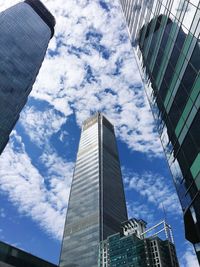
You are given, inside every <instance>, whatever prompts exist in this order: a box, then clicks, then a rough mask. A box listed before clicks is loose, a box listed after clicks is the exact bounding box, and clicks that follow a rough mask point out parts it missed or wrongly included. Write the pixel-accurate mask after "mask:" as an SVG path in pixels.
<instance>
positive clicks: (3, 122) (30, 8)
mask: <svg viewBox="0 0 200 267" xmlns="http://www.w3.org/2000/svg"><path fill="white" fill-rule="evenodd" d="M0 25H1V27H0V62H1V64H0V154H1V153H2V151H3V149H4V147H5V146H6V144H7V142H8V140H9V134H10V132H11V131H12V129H13V127H14V125H15V124H16V122H17V120H18V118H19V113H20V111H21V110H22V108H23V107H24V105H25V103H26V101H27V97H28V95H29V94H30V92H31V89H32V86H33V83H34V82H35V79H36V76H37V74H38V72H39V69H40V67H41V64H42V61H43V59H44V56H45V53H46V50H47V46H48V43H49V40H50V38H51V37H52V36H53V34H54V26H55V19H54V17H53V16H52V15H51V13H50V12H49V11H48V10H47V9H46V7H45V6H44V5H43V4H42V3H41V2H40V1H39V0H26V1H25V2H22V3H19V4H17V5H15V6H13V7H11V8H9V9H7V10H5V11H4V12H1V13H0Z"/></svg>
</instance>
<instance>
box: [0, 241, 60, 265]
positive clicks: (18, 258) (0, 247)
mask: <svg viewBox="0 0 200 267" xmlns="http://www.w3.org/2000/svg"><path fill="white" fill-rule="evenodd" d="M0 267H57V266H56V265H54V264H52V263H50V262H47V261H45V260H42V259H40V258H38V257H35V256H33V255H31V254H29V253H27V252H25V251H23V250H21V249H18V248H16V247H13V246H10V245H8V244H6V243H3V242H0Z"/></svg>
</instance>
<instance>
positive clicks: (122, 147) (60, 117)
mask: <svg viewBox="0 0 200 267" xmlns="http://www.w3.org/2000/svg"><path fill="white" fill-rule="evenodd" d="M4 2H5V1H4ZM17 2H19V1H16V0H7V1H6V3H0V10H3V9H5V8H8V7H9V6H11V5H13V4H16V3H17ZM43 2H44V3H45V4H46V6H47V7H48V8H49V9H50V11H51V12H52V13H53V14H54V15H55V17H56V20H57V24H56V31H55V36H54V38H53V39H52V40H51V42H50V44H49V48H48V51H47V55H46V58H45V60H44V62H43V65H42V68H41V70H40V73H39V75H38V78H37V81H36V83H35V85H34V87H33V90H32V93H31V95H30V97H29V101H28V103H27V104H26V106H25V108H24V110H23V112H22V113H21V117H20V120H19V121H18V123H17V125H16V127H15V129H14V130H13V132H12V134H11V138H10V142H9V144H8V145H7V147H6V149H5V151H4V153H3V154H2V155H1V157H0V203H1V206H0V240H2V241H5V242H7V243H10V244H13V245H15V246H17V247H19V248H22V249H24V250H26V251H29V252H31V253H32V254H34V255H37V256H39V257H42V258H44V259H46V260H49V261H52V262H54V263H57V262H58V258H59V253H60V245H61V238H62V234H63V227H64V220H65V215H66V209H67V203H68V196H69V192H70V185H71V179H72V173H73V168H74V163H75V159H76V152H77V148H78V142H79V137H80V126H81V123H82V122H83V121H84V120H85V119H86V118H88V117H89V116H90V115H91V114H93V113H94V112H96V111H102V112H103V113H104V114H105V115H106V116H107V118H108V119H109V120H110V121H111V122H112V123H113V124H114V125H115V126H116V127H115V131H116V135H117V140H118V148H119V154H120V160H121V165H122V172H123V178H124V185H125V191H126V199H127V206H128V212H129V216H130V217H133V216H134V217H138V218H142V219H144V220H145V221H147V222H148V223H149V226H151V225H152V224H154V223H157V222H159V221H160V220H162V219H163V217H164V213H163V206H164V208H165V211H166V216H167V219H168V223H169V224H171V226H172V228H173V232H174V236H175V243H176V248H177V252H178V257H179V260H180V263H181V267H194V266H198V264H197V262H196V260H195V257H194V253H193V249H192V246H190V245H189V244H188V243H187V242H186V241H185V239H184V231H183V222H182V217H181V209H180V204H179V202H178V199H177V195H176V192H175V189H174V186H173V181H172V178H171V175H170V172H169V169H168V166H167V164H166V161H165V158H164V155H163V152H162V147H161V144H160V141H159V138H158V135H157V132H156V130H155V125H154V122H153V118H152V115H151V112H150V109H149V105H148V102H147V99H146V97H145V93H144V90H143V87H142V82H141V78H140V75H139V72H138V68H137V64H136V62H135V59H134V54H133V51H132V49H131V45H130V42H129V39H128V34H127V29H126V25H125V23H124V19H123V16H122V14H121V9H120V6H119V3H118V1H108V0H107V1H105V0H68V1H65V0H56V1H54V0H46V1H43Z"/></svg>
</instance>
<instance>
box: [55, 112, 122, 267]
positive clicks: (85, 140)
mask: <svg viewBox="0 0 200 267" xmlns="http://www.w3.org/2000/svg"><path fill="white" fill-rule="evenodd" d="M126 220H127V210H126V203H125V196H124V189H123V182H122V176H121V169H120V163H119V158H118V151H117V144H116V139H115V134H114V128H113V125H112V124H111V123H110V122H109V121H108V120H107V119H106V118H105V117H104V116H103V115H101V114H99V113H98V114H96V115H95V116H93V117H91V118H89V119H88V120H86V121H85V122H84V123H83V127H82V133H81V139H80V144H79V149H78V155H77V161H76V167H75V171H74V177H73V181H72V187H71V193H70V199H69V206H68V211H67V219H66V225H65V230H64V238H63V245H62V252H61V260H60V267H97V266H98V251H99V244H100V241H102V240H105V239H106V238H107V237H108V236H109V235H111V234H114V233H117V232H119V231H120V226H121V222H123V221H126Z"/></svg>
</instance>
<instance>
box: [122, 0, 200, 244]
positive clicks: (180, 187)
mask: <svg viewBox="0 0 200 267" xmlns="http://www.w3.org/2000/svg"><path fill="white" fill-rule="evenodd" d="M128 4H129V5H130V4H131V5H130V7H129V6H128ZM121 5H122V10H123V12H124V15H125V19H126V22H127V24H128V28H129V32H130V36H131V41H132V45H133V47H134V48H135V52H136V55H137V59H138V62H139V63H140V65H141V70H142V72H143V76H144V80H145V81H146V82H145V89H146V93H147V96H148V99H149V101H150V105H151V109H152V112H153V115H154V118H155V122H156V124H157V128H158V131H159V134H160V137H161V141H162V144H163V147H164V150H165V153H166V157H167V159H168V162H169V166H170V169H171V172H172V175H173V178H174V181H175V185H176V189H177V193H178V196H179V199H180V202H181V205H182V209H183V212H184V220H185V230H186V237H187V239H188V240H190V241H191V242H192V243H199V242H200V201H199V198H200V197H199V194H200V190H199V188H200V164H199V158H200V127H199V125H200V41H199V40H200V1H198V0H197V1H195V0H194V1H187V0H184V1H171V0H164V1H161V0H155V1H148V2H147V1H144V0H143V1H140V3H139V5H138V1H137V0H134V1H130V0H121ZM128 9H129V11H130V10H131V11H130V12H128ZM125 11H126V12H125ZM133 13H134V14H133ZM135 17H137V21H135V20H134V18H135ZM133 25H134V26H133ZM191 207H193V208H192V210H193V213H191ZM194 214H195V218H196V220H193V218H194V216H193V215H194ZM191 229H192V231H191Z"/></svg>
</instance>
